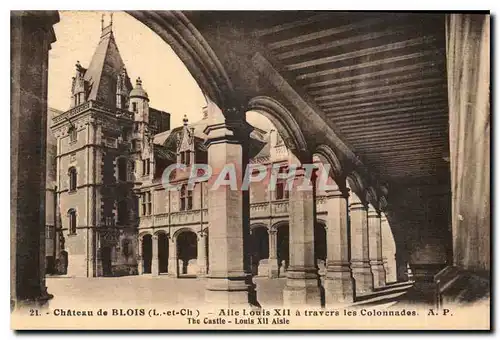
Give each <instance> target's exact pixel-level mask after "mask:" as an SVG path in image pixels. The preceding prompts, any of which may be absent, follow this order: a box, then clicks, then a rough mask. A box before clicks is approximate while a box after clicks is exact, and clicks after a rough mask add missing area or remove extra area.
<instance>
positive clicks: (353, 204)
mask: <svg viewBox="0 0 500 340" xmlns="http://www.w3.org/2000/svg"><path fill="white" fill-rule="evenodd" d="M349 209H350V210H364V211H367V210H368V207H367V206H366V205H365V204H364V203H363V202H360V201H354V202H350V203H349Z"/></svg>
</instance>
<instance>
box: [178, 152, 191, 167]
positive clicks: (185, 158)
mask: <svg viewBox="0 0 500 340" xmlns="http://www.w3.org/2000/svg"><path fill="white" fill-rule="evenodd" d="M180 156H181V164H184V165H185V166H189V165H191V152H190V151H181V152H180Z"/></svg>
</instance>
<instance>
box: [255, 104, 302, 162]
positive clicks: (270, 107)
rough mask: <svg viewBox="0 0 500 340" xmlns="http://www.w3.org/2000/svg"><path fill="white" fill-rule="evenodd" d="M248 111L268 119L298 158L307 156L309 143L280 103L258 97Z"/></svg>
mask: <svg viewBox="0 0 500 340" xmlns="http://www.w3.org/2000/svg"><path fill="white" fill-rule="evenodd" d="M247 110H248V111H255V112H258V113H260V114H262V115H264V116H265V117H266V118H268V119H269V120H270V121H271V122H272V123H273V124H274V126H275V127H276V129H277V130H278V132H279V133H280V135H281V136H282V137H283V140H284V142H285V145H286V147H287V148H288V149H289V150H290V151H292V152H294V153H296V155H297V156H299V158H300V156H301V155H303V154H307V153H308V152H309V151H308V147H307V142H306V139H305V137H304V134H303V133H302V130H301V128H300V125H299V124H298V123H297V121H296V120H295V118H294V117H293V115H292V114H291V113H290V111H289V110H288V109H287V108H286V107H285V106H284V105H283V104H281V103H280V102H279V101H277V100H276V99H274V98H271V97H267V96H258V97H254V98H252V99H250V101H249V102H248V109H247Z"/></svg>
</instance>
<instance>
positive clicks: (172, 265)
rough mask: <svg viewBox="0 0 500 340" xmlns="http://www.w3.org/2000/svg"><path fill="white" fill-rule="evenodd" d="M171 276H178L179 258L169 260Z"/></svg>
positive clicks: (169, 274)
mask: <svg viewBox="0 0 500 340" xmlns="http://www.w3.org/2000/svg"><path fill="white" fill-rule="evenodd" d="M167 275H168V276H169V277H174V278H176V277H177V259H172V258H171V259H169V260H168V274H167Z"/></svg>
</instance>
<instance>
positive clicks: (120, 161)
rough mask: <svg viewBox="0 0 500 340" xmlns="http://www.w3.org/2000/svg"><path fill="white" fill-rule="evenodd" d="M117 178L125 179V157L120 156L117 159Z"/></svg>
mask: <svg viewBox="0 0 500 340" xmlns="http://www.w3.org/2000/svg"><path fill="white" fill-rule="evenodd" d="M117 163H118V164H117V166H118V180H119V181H123V182H125V181H126V180H127V159H125V158H123V157H120V158H118V161H117Z"/></svg>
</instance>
